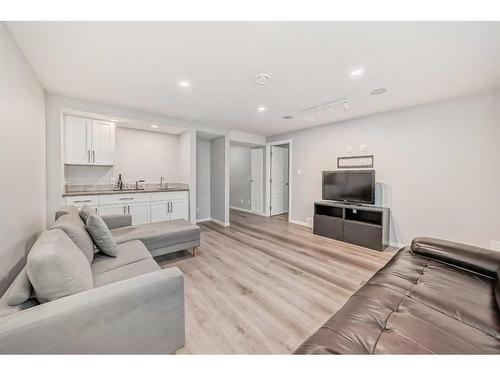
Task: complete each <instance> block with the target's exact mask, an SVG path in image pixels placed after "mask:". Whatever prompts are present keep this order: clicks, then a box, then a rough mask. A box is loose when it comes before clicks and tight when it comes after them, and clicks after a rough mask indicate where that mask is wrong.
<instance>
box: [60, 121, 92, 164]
mask: <svg viewBox="0 0 500 375" xmlns="http://www.w3.org/2000/svg"><path fill="white" fill-rule="evenodd" d="M91 143H92V141H91V120H90V119H88V118H83V117H75V116H65V143H64V152H65V160H64V162H65V163H66V164H91V163H92V159H91V152H92V145H91Z"/></svg>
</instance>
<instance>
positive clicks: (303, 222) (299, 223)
mask: <svg viewBox="0 0 500 375" xmlns="http://www.w3.org/2000/svg"><path fill="white" fill-rule="evenodd" d="M289 222H290V223H292V224H297V225H302V226H304V227H308V228H312V225H309V224H307V223H306V222H305V221H299V220H290V221H289Z"/></svg>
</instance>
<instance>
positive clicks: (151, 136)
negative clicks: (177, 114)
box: [65, 127, 181, 185]
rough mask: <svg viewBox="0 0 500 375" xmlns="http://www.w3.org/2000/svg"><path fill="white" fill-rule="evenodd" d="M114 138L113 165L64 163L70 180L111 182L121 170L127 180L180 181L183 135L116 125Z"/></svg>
mask: <svg viewBox="0 0 500 375" xmlns="http://www.w3.org/2000/svg"><path fill="white" fill-rule="evenodd" d="M115 138H116V145H115V165H114V167H100V166H90V167H89V166H74V165H71V166H65V176H66V180H67V181H68V183H69V184H72V185H73V184H77V185H80V184H110V183H112V178H114V181H117V180H118V174H119V173H121V174H122V178H123V179H124V181H136V180H139V179H143V180H146V182H150V183H159V182H160V177H162V176H163V177H165V181H166V182H180V175H181V170H180V166H179V138H180V136H178V135H171V134H165V133H160V132H152V131H145V130H137V129H130V128H123V127H116V129H115Z"/></svg>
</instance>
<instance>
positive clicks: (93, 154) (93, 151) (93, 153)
mask: <svg viewBox="0 0 500 375" xmlns="http://www.w3.org/2000/svg"><path fill="white" fill-rule="evenodd" d="M92 160H93V163H95V150H92Z"/></svg>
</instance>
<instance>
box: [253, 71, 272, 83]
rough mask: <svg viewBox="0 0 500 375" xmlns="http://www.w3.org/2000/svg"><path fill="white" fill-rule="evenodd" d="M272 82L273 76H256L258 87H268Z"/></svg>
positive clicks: (260, 74)
mask: <svg viewBox="0 0 500 375" xmlns="http://www.w3.org/2000/svg"><path fill="white" fill-rule="evenodd" d="M270 80H271V75H269V74H267V73H259V74H257V75H256V76H255V82H257V84H258V85H267V84H268V83H269V81H270Z"/></svg>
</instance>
